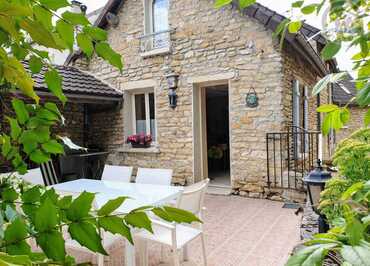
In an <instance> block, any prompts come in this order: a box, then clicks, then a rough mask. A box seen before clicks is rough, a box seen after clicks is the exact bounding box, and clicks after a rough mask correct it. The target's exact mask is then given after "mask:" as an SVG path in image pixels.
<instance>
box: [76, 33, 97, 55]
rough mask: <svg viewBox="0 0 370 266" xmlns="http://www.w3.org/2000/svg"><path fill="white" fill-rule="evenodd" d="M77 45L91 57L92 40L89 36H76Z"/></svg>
mask: <svg viewBox="0 0 370 266" xmlns="http://www.w3.org/2000/svg"><path fill="white" fill-rule="evenodd" d="M76 39H77V44H78V46H79V47H80V48H81V50H82V51H83V52H84V53H85V54H86V55H87V56H88V57H91V55H92V54H93V52H94V45H93V43H92V39H91V38H90V36H89V35H87V34H85V33H79V34H77V37H76Z"/></svg>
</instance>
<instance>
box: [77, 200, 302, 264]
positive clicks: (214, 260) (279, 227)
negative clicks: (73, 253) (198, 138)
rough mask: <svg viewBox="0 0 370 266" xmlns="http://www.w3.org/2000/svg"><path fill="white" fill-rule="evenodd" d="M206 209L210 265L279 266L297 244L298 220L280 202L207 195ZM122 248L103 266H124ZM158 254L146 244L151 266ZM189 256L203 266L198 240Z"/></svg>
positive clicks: (154, 246)
mask: <svg viewBox="0 0 370 266" xmlns="http://www.w3.org/2000/svg"><path fill="white" fill-rule="evenodd" d="M205 206H206V208H207V210H206V211H205V213H204V218H203V220H204V230H205V238H206V248H207V257H208V265H209V266H282V265H284V264H285V262H286V261H287V259H288V257H289V254H290V252H291V251H292V249H293V248H294V246H295V245H297V244H298V243H299V235H300V233H299V231H300V230H299V223H300V219H301V218H300V216H296V215H295V214H294V211H295V210H293V209H283V208H282V206H283V203H281V202H274V201H269V200H261V199H249V198H242V197H238V196H216V195H207V196H206V199H205ZM123 248H124V246H123V243H120V244H117V245H115V246H114V247H113V248H112V249H111V250H110V251H109V253H110V259H109V262H107V263H106V265H123V259H124V258H123V254H124V252H123ZM165 251H166V254H167V256H166V258H165V261H170V257H169V255H170V251H169V249H165ZM159 254H160V246H159V245H158V244H154V243H153V244H151V245H149V262H150V263H149V264H150V265H151V266H155V265H160V256H159ZM189 257H190V258H191V260H192V262H191V263H186V265H188V264H189V265H202V263H201V262H202V260H201V246H200V240H199V241H198V240H194V241H193V242H192V243H191V244H190V246H189ZM81 259H82V257H80V259H79V261H80V260H81ZM85 259H87V258H86V257H85ZM137 265H140V264H139V263H138V264H137ZM184 265H185V264H184Z"/></svg>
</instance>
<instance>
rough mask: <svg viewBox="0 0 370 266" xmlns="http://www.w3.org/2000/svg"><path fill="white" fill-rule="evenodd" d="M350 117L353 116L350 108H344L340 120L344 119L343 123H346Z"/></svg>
mask: <svg viewBox="0 0 370 266" xmlns="http://www.w3.org/2000/svg"><path fill="white" fill-rule="evenodd" d="M350 118H351V113H350V111H349V110H348V108H342V110H341V112H340V120H341V121H342V124H343V125H344V124H346V123H347V122H348V121H349V119H350Z"/></svg>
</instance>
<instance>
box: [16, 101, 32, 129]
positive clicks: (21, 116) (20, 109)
mask: <svg viewBox="0 0 370 266" xmlns="http://www.w3.org/2000/svg"><path fill="white" fill-rule="evenodd" d="M12 106H13V109H14V111H15V114H16V115H17V119H18V121H19V123H20V124H21V125H23V124H24V123H26V122H27V120H28V119H29V114H28V111H27V108H26V105H25V104H24V102H23V101H22V100H19V99H13V100H12Z"/></svg>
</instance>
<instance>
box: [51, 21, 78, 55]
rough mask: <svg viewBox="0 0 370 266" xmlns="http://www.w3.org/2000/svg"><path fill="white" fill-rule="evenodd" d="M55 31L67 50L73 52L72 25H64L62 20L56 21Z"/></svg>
mask: <svg viewBox="0 0 370 266" xmlns="http://www.w3.org/2000/svg"><path fill="white" fill-rule="evenodd" d="M55 27H56V29H57V32H58V34H59V36H60V38H61V39H62V40H63V41H64V42H65V43H66V45H67V47H68V48H69V50H71V51H72V50H73V43H74V29H73V25H71V24H69V23H66V22H65V21H64V20H61V19H60V20H58V21H57V23H56V26H55Z"/></svg>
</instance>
